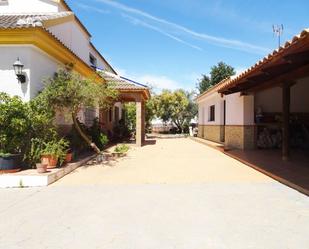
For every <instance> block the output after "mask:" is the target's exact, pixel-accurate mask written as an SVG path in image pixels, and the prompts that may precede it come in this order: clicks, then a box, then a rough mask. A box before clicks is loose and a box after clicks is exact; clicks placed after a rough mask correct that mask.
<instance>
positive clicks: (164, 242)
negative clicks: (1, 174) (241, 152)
mask: <svg viewBox="0 0 309 249" xmlns="http://www.w3.org/2000/svg"><path fill="white" fill-rule="evenodd" d="M0 221H1V222H0V231H1V233H0V248H1V249H2V248H3V249H12V248H14V249H15V248H23V249H28V248H29V249H30V248H31V249H33V248H34V249H35V248H39V249H41V248H64V249H68V248H75V249H78V248H106V249H127V248H128V249H158V248H160V249H174V248H180V249H204V248H205V249H208V248H209V249H217V248H219V249H221V248H222V249H223V248H224V249H225V248H226V249H231V248H235V249H236V248H237V249H242V248H261V249H266V248H271V249H273V248H275V249H276V248H278V249H284V248H297V249H308V248H309V236H308V231H309V200H308V197H306V196H305V195H302V194H300V193H298V192H297V191H295V190H293V189H290V188H288V187H286V186H284V185H282V184H280V183H278V182H276V181H274V180H272V179H270V178H268V177H266V176H264V175H262V174H261V173H259V172H256V171H254V170H253V169H251V168H248V167H247V166H245V165H243V164H241V163H239V162H238V161H235V160H233V159H231V158H229V157H227V156H225V155H224V154H222V153H220V152H219V151H216V150H214V149H211V148H209V147H207V146H205V145H201V144H199V143H196V142H194V141H192V140H189V139H165V140H157V142H156V144H155V145H148V146H145V147H143V148H133V149H132V150H130V152H129V155H128V157H126V158H123V159H120V160H119V161H118V162H114V163H112V164H110V165H105V166H103V165H95V166H88V167H82V168H79V169H78V170H76V171H75V172H72V173H71V174H70V175H68V176H66V177H65V178H63V179H62V180H60V181H58V182H57V183H56V184H54V185H52V186H50V187H46V188H33V189H0Z"/></svg>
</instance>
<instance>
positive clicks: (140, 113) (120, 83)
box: [102, 72, 150, 146]
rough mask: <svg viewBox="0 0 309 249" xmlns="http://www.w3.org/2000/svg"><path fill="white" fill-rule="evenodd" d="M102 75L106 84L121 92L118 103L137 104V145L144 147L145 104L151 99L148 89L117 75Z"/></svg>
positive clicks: (104, 73) (105, 73)
mask: <svg viewBox="0 0 309 249" xmlns="http://www.w3.org/2000/svg"><path fill="white" fill-rule="evenodd" d="M102 74H103V78H104V79H105V80H106V82H109V83H112V84H113V85H114V88H115V89H117V90H118V91H119V97H118V101H120V102H135V103H136V136H135V137H136V145H137V146H142V145H143V144H144V142H145V103H146V101H147V100H148V99H149V98H150V92H149V89H148V87H147V86H145V85H142V84H140V83H138V82H135V81H133V80H130V79H127V78H124V77H121V76H119V75H116V74H112V73H107V72H103V73H102Z"/></svg>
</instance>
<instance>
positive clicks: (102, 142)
mask: <svg viewBox="0 0 309 249" xmlns="http://www.w3.org/2000/svg"><path fill="white" fill-rule="evenodd" d="M98 144H99V146H100V147H101V148H100V149H101V150H102V149H103V148H104V147H105V146H106V145H107V144H108V138H107V136H106V135H105V134H104V133H101V134H100V136H99V143H98Z"/></svg>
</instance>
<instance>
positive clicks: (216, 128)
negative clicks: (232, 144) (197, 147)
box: [198, 125, 224, 143]
mask: <svg viewBox="0 0 309 249" xmlns="http://www.w3.org/2000/svg"><path fill="white" fill-rule="evenodd" d="M223 127H224V126H223V125H199V126H198V137H200V138H204V139H207V140H210V141H213V142H217V143H221V142H222V129H223Z"/></svg>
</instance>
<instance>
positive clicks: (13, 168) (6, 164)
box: [0, 154, 23, 173]
mask: <svg viewBox="0 0 309 249" xmlns="http://www.w3.org/2000/svg"><path fill="white" fill-rule="evenodd" d="M22 158H23V156H22V155H21V154H12V155H8V156H0V173H15V172H18V171H20V170H21V167H22Z"/></svg>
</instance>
